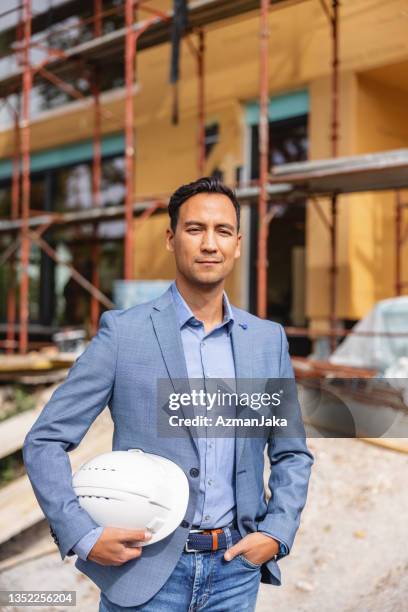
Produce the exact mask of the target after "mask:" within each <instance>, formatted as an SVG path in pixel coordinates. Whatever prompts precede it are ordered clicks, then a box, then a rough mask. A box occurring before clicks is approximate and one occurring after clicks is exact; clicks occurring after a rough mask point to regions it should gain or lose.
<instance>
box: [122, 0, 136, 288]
mask: <svg viewBox="0 0 408 612" xmlns="http://www.w3.org/2000/svg"><path fill="white" fill-rule="evenodd" d="M133 11H134V8H133V0H126V6H125V22H126V37H125V86H126V101H125V176H126V194H125V225H126V229H125V253H124V278H125V280H131V279H132V278H133V243H134V235H133V233H134V232H133V229H134V228H133V209H132V204H133V198H134V188H135V185H134V170H135V169H134V160H135V142H134V140H135V138H134V115H133V81H134V74H135V56H136V35H135V32H134V31H133V29H132V26H133V15H134V13H133Z"/></svg>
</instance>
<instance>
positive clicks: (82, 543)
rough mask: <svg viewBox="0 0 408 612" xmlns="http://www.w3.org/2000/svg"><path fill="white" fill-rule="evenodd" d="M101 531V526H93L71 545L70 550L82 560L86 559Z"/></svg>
mask: <svg viewBox="0 0 408 612" xmlns="http://www.w3.org/2000/svg"><path fill="white" fill-rule="evenodd" d="M102 532H103V527H95V528H94V529H91V531H88V533H86V534H85V535H84V536H83V537H82V538H81V539H80V540H78V542H77V543H76V544H75V546H73V547H72V550H73V551H74V553H75V554H76V555H78V557H79V558H80V559H82V561H86V559H87V557H88V555H89V553H90V552H91V550H92V548H93V547H94V546H95V544H96V542H97V541H98V540H99V538H100V537H101V535H102Z"/></svg>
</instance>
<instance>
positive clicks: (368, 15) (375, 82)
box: [0, 0, 408, 327]
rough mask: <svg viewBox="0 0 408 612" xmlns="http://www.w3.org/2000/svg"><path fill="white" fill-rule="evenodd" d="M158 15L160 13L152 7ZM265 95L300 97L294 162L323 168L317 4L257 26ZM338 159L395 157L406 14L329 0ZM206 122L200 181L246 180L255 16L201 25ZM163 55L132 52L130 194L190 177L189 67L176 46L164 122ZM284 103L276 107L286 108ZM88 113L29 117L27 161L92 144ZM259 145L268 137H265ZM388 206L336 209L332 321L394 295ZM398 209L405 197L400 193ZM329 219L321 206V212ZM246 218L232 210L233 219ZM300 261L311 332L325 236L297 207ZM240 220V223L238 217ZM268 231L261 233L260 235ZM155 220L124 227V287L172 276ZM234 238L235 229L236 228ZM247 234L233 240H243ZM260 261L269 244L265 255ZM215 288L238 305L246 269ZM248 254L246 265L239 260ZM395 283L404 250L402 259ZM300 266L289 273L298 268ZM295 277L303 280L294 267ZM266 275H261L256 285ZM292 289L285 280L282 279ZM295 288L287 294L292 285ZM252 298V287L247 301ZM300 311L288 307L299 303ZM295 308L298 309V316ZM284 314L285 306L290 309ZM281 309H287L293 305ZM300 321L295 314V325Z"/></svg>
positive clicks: (158, 50) (115, 118) (318, 317)
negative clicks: (299, 151)
mask: <svg viewBox="0 0 408 612" xmlns="http://www.w3.org/2000/svg"><path fill="white" fill-rule="evenodd" d="M153 4H155V5H156V6H158V7H160V8H166V6H168V5H169V4H170V3H168V2H157V3H153ZM269 24H270V28H269V32H270V37H269V92H270V96H271V99H274V98H278V97H282V96H289V98H290V96H291V95H292V94H296V92H298V91H303V92H304V91H306V92H307V99H308V109H307V115H308V122H307V130H308V157H309V159H322V158H327V157H329V156H330V108H331V95H330V71H331V39H330V29H329V25H328V21H327V17H326V16H325V14H324V12H323V11H322V8H321V5H320V2H318V1H317V0H306V1H305V2H300V3H294V4H293V5H290V6H286V7H281V8H280V7H279V6H276V7H272V8H271V10H270V15H269ZM339 33H340V100H339V113H340V125H339V155H341V156H343V155H356V154H363V153H372V152H378V151H383V150H389V149H397V148H401V147H407V146H408V10H407V4H406V2H405V1H404V0H395V1H392V2H380V3H379V2H377V1H376V0H343V2H342V3H341V7H340V21H339ZM205 44H206V55H205V100H206V123H207V124H208V125H210V124H217V125H218V130H219V133H218V142H217V144H215V146H214V147H213V148H212V149H211V151H210V153H209V155H208V157H207V159H206V169H205V173H206V174H210V173H212V172H213V171H214V170H215V169H217V170H218V171H221V172H222V175H223V177H224V180H225V181H226V182H228V183H233V182H234V181H235V178H236V176H237V171H238V170H239V171H240V173H241V174H240V176H241V177H243V178H245V177H247V178H248V172H247V169H248V164H249V159H248V157H249V151H248V132H249V126H248V120H247V117H248V112H247V111H248V106H249V105H251V104H253V103H254V101H256V100H257V97H258V88H259V13H258V12H253V13H248V14H247V15H245V16H242V17H240V18H234V19H231V20H228V21H223V22H220V23H217V24H215V25H213V26H211V27H208V29H207V30H206V35H205ZM169 58H170V46H169V44H164V45H160V46H157V47H153V48H150V49H148V50H144V51H142V52H140V53H139V54H138V59H137V83H136V86H135V95H134V116H135V126H136V129H135V137H136V160H135V194H134V195H135V196H137V197H141V196H148V195H149V194H162V193H171V191H172V190H174V189H175V188H176V187H177V186H179V185H180V184H182V183H186V182H188V181H190V180H193V179H194V178H196V177H197V154H198V153H197V130H198V122H197V110H198V107H197V97H198V81H197V74H196V62H195V59H194V57H193V56H192V54H191V52H190V50H189V48H188V45H187V44H186V42H185V41H184V42H183V43H182V53H181V80H180V84H179V95H180V120H179V124H178V125H172V124H171V119H170V115H171V102H172V98H171V88H170V86H169V84H168V73H169ZM289 98H288V99H289ZM102 100H103V107H104V109H105V111H109V112H105V115H104V118H103V121H102V131H103V134H104V135H105V136H107V135H110V134H115V133H119V132H121V130H123V117H124V93H123V90H117V91H115V92H107V93H105V94H103V96H102ZM92 134H93V109H92V104H87V103H86V102H72V103H70V104H68V105H65V106H63V107H60V108H57V109H55V110H53V111H47V112H46V113H44V114H43V116H42V115H41V114H39V115H38V116H37V117H35V118H34V119H33V121H32V128H31V146H32V150H33V152H36V151H41V150H45V149H52V148H55V147H61V146H65V145H68V144H72V143H76V142H81V141H84V140H86V139H89V138H92ZM272 134H273V126H272ZM12 151H13V131H12V130H11V129H10V130H3V131H2V132H1V133H0V156H1V158H3V159H7V158H10V157H11V155H12ZM394 200H395V198H394V194H391V193H382V194H376V195H374V194H358V195H353V196H347V197H341V198H340V203H339V218H338V253H337V256H338V274H337V304H336V308H337V314H338V316H339V318H341V319H345V320H351V321H352V320H356V319H359V318H361V317H362V316H364V315H365V314H366V312H367V311H368V310H369V309H370V308H371V307H372V306H373V304H374V303H375V302H376V301H377V300H379V299H382V298H385V297H390V296H392V295H394V293H395V224H394V216H395V210H394ZM407 200H408V194H407ZM321 204H322V206H323V208H324V209H325V210H326V212H327V214H329V210H330V209H329V204H328V202H325V201H324V200H322V202H321ZM243 208H244V209H245V208H247V207H246V206H244V207H243ZM305 214H306V219H305V227H304V234H305V239H304V243H305V245H304V254H303V255H300V259H299V257H297V256H296V257H297V258H296V257H295V258H294V260H296V261H298V267H297V268H296V269H297V273H296V274H295V273H293V274H294V278H295V277H296V278H297V279H298V280H297V281H296V282H297V284H298V287H297V289H296V287H295V289H294V290H293V291H292V299H293V295H298V294H299V286H301V287H302V289H301V292H302V291H303V292H304V296H303V300H302V297H300V298H299V295H298V297H297V298H296V299H297V300H298V308H300V309H301V310H302V309H303V310H304V318H305V321H309V323H310V324H311V325H312V326H313V327H325V326H326V324H327V317H328V308H329V299H328V298H329V264H330V259H329V248H330V245H329V234H328V231H327V229H326V228H325V227H324V225H323V224H322V222H321V220H320V219H319V217H318V215H317V214H316V212H315V210H314V208H312V207H311V206H310V205H307V206H306V213H305ZM243 217H244V220H245V219H246V213H244V215H243ZM273 223H274V221H272V224H273ZM166 227H167V216H166V215H165V214H157V215H154V216H153V217H152V218H150V219H148V220H146V221H145V222H144V223H143V225H138V223H136V224H135V241H136V246H135V277H136V278H140V279H146V278H150V279H152V278H172V277H173V276H174V264H173V262H172V258H171V256H170V255H169V254H168V253H167V252H166V251H165V250H164V233H165V229H166ZM245 229H248V224H247V223H244V226H243V230H244V231H245ZM255 239H256V234H254V233H253V231H252V233H251V236H244V240H246V241H250V240H252V242H253V241H254V240H255ZM270 248H272V249H273V245H272V246H270ZM253 252H254V250H253V244H252V251H251V250H250V249H249V247H248V248H247V250H246V255H245V258H244V259H243V261H241V263H240V264H238V265H237V267H236V270H235V273H234V275H233V277H232V278H231V279H229V281H228V285H227V287H228V290H229V293H230V295H231V299H232V302H233V303H235V304H236V305H238V306H239V305H242V306H243V307H248V304H249V303H250V302H249V298H250V296H248V292H250V291H253V287H254V285H253V282H252V285H251V283H250V282H249V281H248V278H247V277H248V275H250V274H252V273H253V272H251V270H253V266H252V268H250V267H248V266H249V264H250V263H251V262H249V263H248V258H251V257H252V256H253ZM251 253H252V255H251ZM273 255H274V257H275V259H277V260H278V259H279V253H275V254H273ZM403 259H404V260H405V270H404V280H408V263H407V260H408V247H407V246H405V248H404V250H403ZM299 266H300V268H299ZM302 266H304V279H303V281H302V279H301V278H299V277H301V276H302V274H300V275H299V269H300V270H302ZM271 274H273V270H269V275H271ZM293 282H294V281H293ZM299 283H300V285H299ZM251 287H252V289H251ZM299 300H300V301H299ZM299 304H300V305H299ZM292 306H293V305H292ZM293 308H295V306H293ZM297 319H298V321H300V322H301V320H302V316H300V318H299V317H298V318H297Z"/></svg>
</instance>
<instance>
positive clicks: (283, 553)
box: [258, 531, 289, 559]
mask: <svg viewBox="0 0 408 612" xmlns="http://www.w3.org/2000/svg"><path fill="white" fill-rule="evenodd" d="M258 533H263V534H264V535H266V536H269V537H270V538H273V539H274V540H276V541H277V542H279V552H278V554H277V555H276V556H277V558H278V559H282V557H286V555H288V554H289V548H288V546H287V545H286V544H285V542H282V540H280V539H279V538H277V537H276V536H274V535H272V534H271V533H267V532H266V531H259V532H258Z"/></svg>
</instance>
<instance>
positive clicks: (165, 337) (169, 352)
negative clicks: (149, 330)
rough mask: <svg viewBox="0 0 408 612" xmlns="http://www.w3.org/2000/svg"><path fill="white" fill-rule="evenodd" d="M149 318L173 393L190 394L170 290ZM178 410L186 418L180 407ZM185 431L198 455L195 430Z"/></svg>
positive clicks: (155, 305)
mask: <svg viewBox="0 0 408 612" xmlns="http://www.w3.org/2000/svg"><path fill="white" fill-rule="evenodd" d="M150 316H151V319H152V323H153V327H154V330H155V333H156V337H157V341H158V343H159V345H160V350H161V353H162V356H163V359H164V363H165V364H166V369H167V372H168V374H169V377H170V380H171V384H172V387H173V389H174V391H175V392H176V393H191V389H190V384H189V380H188V372H187V366H186V360H185V357H184V350H183V344H182V341H181V334H180V328H179V326H178V321H177V315H176V310H175V308H174V304H173V299H172V297H171V289H170V288H169V289H168V290H167V291H166V293H164V294H163V295H162V296H160V297H159V298H158V299H157V300H156V302H155V303H154V305H153V310H152V312H151V315H150ZM180 410H181V412H182V413H183V415H184V416H186V414H185V413H184V411H183V407H182V406H181V407H180ZM187 429H188V432H189V434H190V436H191V438H192V440H193V443H194V446H195V448H196V451H197V453H198V443H197V438H196V436H194V435H193V433H194V430H195V428H194V427H193V426H191V427H188V428H187Z"/></svg>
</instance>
